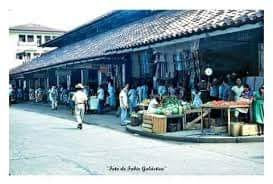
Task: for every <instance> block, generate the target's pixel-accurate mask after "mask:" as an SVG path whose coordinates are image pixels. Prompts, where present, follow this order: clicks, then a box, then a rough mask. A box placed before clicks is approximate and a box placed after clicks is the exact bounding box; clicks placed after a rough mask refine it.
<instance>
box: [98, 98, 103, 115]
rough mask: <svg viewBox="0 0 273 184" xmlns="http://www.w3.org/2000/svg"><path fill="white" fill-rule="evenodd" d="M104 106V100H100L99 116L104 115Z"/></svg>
mask: <svg viewBox="0 0 273 184" xmlns="http://www.w3.org/2000/svg"><path fill="white" fill-rule="evenodd" d="M103 106H104V100H99V104H98V114H102V113H103Z"/></svg>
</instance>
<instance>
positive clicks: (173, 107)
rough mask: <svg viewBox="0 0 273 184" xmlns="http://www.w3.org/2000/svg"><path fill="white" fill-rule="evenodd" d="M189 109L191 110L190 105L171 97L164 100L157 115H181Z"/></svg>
mask: <svg viewBox="0 0 273 184" xmlns="http://www.w3.org/2000/svg"><path fill="white" fill-rule="evenodd" d="M182 104H183V105H182ZM187 109H191V106H190V104H189V103H186V102H183V103H182V102H181V100H179V99H178V98H177V97H174V96H170V97H164V98H163V100H162V103H161V107H158V108H157V110H156V112H155V113H156V114H161V115H178V114H179V115H181V114H183V113H184V112H185V111H186V110H187Z"/></svg>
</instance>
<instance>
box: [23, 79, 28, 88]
mask: <svg viewBox="0 0 273 184" xmlns="http://www.w3.org/2000/svg"><path fill="white" fill-rule="evenodd" d="M26 88H27V81H26V80H24V81H23V89H24V90H25V89H26Z"/></svg>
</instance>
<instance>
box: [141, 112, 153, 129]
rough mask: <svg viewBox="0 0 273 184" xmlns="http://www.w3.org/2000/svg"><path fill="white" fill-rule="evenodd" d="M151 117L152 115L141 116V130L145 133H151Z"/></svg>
mask: <svg viewBox="0 0 273 184" xmlns="http://www.w3.org/2000/svg"><path fill="white" fill-rule="evenodd" d="M152 120H153V115H152V114H147V113H144V114H143V122H142V128H143V130H145V131H147V132H153V122H152Z"/></svg>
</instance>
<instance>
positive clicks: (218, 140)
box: [126, 125, 264, 143]
mask: <svg viewBox="0 0 273 184" xmlns="http://www.w3.org/2000/svg"><path fill="white" fill-rule="evenodd" d="M126 130H127V131H128V132H130V133H134V134H139V135H142V136H145V137H150V138H155V139H161V140H170V141H179V142H194V143H247V142H264V136H244V137H224V136H223V137H220V136H219V137H205V136H201V135H196V136H194V135H192V136H184V137H178V136H169V135H164V134H154V133H150V132H145V131H141V130H138V129H136V128H134V127H132V126H130V125H127V126H126Z"/></svg>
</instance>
